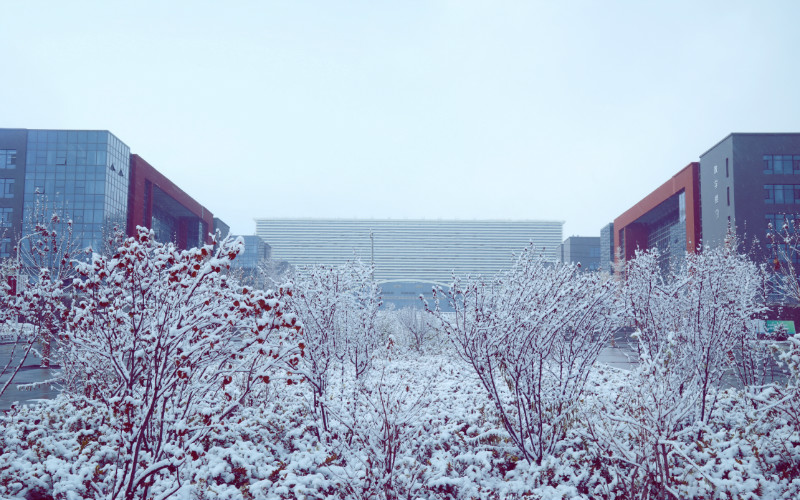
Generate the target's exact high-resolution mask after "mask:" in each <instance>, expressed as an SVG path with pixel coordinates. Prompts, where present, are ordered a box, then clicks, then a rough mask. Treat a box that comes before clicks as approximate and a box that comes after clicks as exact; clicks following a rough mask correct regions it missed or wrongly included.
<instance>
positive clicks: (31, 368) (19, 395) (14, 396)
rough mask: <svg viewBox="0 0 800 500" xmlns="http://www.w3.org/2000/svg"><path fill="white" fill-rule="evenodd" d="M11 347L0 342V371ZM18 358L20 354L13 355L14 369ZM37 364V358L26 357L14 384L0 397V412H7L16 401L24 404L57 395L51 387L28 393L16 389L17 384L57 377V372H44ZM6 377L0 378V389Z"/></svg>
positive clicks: (6, 343)
mask: <svg viewBox="0 0 800 500" xmlns="http://www.w3.org/2000/svg"><path fill="white" fill-rule="evenodd" d="M13 347H14V345H13V344H12V343H10V342H0V369H2V368H3V367H5V365H6V363H8V359H9V357H10V356H11V351H12V349H13ZM18 351H19V350H18ZM19 358H20V353H19V352H17V353H15V360H14V361H15V363H13V364H12V366H14V367H16V362H17V360H18V359H19ZM39 362H40V360H39V358H36V357H34V356H33V355H31V356H28V359H27V360H26V361H25V365H23V367H22V368H21V369H20V371H19V373H17V376H16V377H14V382H13V383H12V384H11V386H10V387H9V388H8V389H6V392H5V393H4V394H3V395H2V396H0V410H7V409H9V408H11V405H12V404H13V403H14V402H17V401H18V402H20V403H22V404H24V403H26V402H33V401H35V400H37V399H44V398H52V397H55V395H56V394H58V390H57V389H56V388H55V387H52V386H44V387H39V388H36V389H33V390H30V391H20V390H19V389H17V385H19V384H30V383H33V382H42V381H45V380H50V379H52V378H54V377H56V376H57V374H58V370H55V369H49V370H46V369H43V368H40V367H39ZM8 377H9V375H8V374H6V375H3V376H0V387H2V386H3V385H5V383H6V381H7V380H8Z"/></svg>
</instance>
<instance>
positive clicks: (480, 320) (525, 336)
mask: <svg viewBox="0 0 800 500" xmlns="http://www.w3.org/2000/svg"><path fill="white" fill-rule="evenodd" d="M442 294H445V295H446V297H447V300H448V301H449V303H450V306H451V307H452V308H453V309H454V310H455V312H454V313H444V312H442V311H441V310H440V309H439V308H438V307H437V308H436V309H435V310H434V311H433V314H434V316H435V317H436V318H437V320H438V321H439V322H440V324H441V325H442V328H443V330H444V332H446V333H447V335H448V336H449V337H450V339H451V340H452V341H453V343H454V344H455V345H456V348H457V351H458V354H459V355H460V356H461V357H462V358H463V359H464V360H465V361H466V362H467V363H469V364H470V365H471V366H472V368H473V369H474V370H475V373H476V374H477V375H478V377H479V378H480V380H481V382H482V383H483V385H484V387H485V388H486V390H487V391H488V393H489V397H490V399H491V400H492V401H493V402H494V404H495V406H496V410H497V412H498V415H499V418H500V420H501V422H502V424H503V427H504V428H505V429H506V431H507V432H508V434H509V436H510V438H511V440H512V441H513V443H514V444H515V445H516V447H517V448H518V450H519V453H520V454H521V455H522V457H523V458H525V459H526V460H528V461H530V462H535V463H536V464H541V462H542V460H543V459H544V458H545V457H546V456H549V455H552V454H553V453H555V451H556V448H557V445H558V443H559V441H560V440H561V439H562V438H563V437H564V436H565V435H566V432H567V430H568V429H569V428H570V427H571V426H572V425H574V423H575V414H576V410H577V407H578V405H579V404H580V398H581V394H582V392H583V388H584V385H585V383H586V378H587V377H588V375H589V373H590V370H591V368H592V365H593V363H594V361H595V360H596V359H597V356H598V354H599V353H600V350H601V349H602V348H603V346H604V345H605V344H606V343H607V342H608V340H609V338H610V337H611V334H612V333H613V332H614V330H615V329H616V328H617V326H618V322H617V317H618V315H617V310H616V305H615V288H614V284H613V282H611V281H609V280H605V279H604V278H603V277H602V276H601V275H599V274H598V273H585V272H581V271H580V269H579V268H578V267H577V266H572V265H567V264H562V263H549V262H546V261H545V260H544V259H543V258H542V257H541V256H538V255H536V253H535V250H534V248H532V247H529V248H527V249H526V250H525V251H523V252H522V254H521V255H520V256H519V258H518V259H517V261H516V263H515V264H514V266H513V267H512V268H511V270H510V271H508V272H506V273H503V274H501V275H499V276H498V277H496V278H494V279H491V280H481V279H480V278H478V279H469V280H467V281H462V280H460V279H458V278H456V279H455V280H454V282H453V285H452V286H451V288H450V289H449V290H448V291H447V292H443V291H442V290H439V291H437V292H435V296H436V297H437V298H438V297H439V296H440V295H442Z"/></svg>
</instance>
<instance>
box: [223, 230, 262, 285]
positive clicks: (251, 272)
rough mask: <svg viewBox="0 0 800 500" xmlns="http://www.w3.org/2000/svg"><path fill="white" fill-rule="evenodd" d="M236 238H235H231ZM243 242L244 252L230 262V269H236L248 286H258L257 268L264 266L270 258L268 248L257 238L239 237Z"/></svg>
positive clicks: (250, 236) (251, 236)
mask: <svg viewBox="0 0 800 500" xmlns="http://www.w3.org/2000/svg"><path fill="white" fill-rule="evenodd" d="M232 237H233V238H236V236H232ZM240 238H242V239H243V240H244V251H243V252H242V253H240V254H239V255H237V256H236V258H235V259H233V262H231V269H232V270H236V269H238V270H239V272H240V273H241V275H242V280H243V281H244V282H246V283H248V284H250V285H256V284H260V283H258V281H259V280H258V278H259V266H260V265H266V263H267V261H268V260H269V258H270V246H269V245H268V244H267V243H266V242H265V241H264V240H262V239H261V238H260V237H259V236H256V235H249V236H240Z"/></svg>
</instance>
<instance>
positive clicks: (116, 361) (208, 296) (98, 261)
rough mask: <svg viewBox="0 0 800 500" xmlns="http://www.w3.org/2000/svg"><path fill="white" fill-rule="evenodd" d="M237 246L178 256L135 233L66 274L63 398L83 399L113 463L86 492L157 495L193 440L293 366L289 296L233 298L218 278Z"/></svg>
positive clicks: (175, 481) (229, 243)
mask: <svg viewBox="0 0 800 500" xmlns="http://www.w3.org/2000/svg"><path fill="white" fill-rule="evenodd" d="M241 246H242V243H241V240H236V241H233V240H224V241H222V242H221V243H220V244H219V246H218V247H217V248H216V249H214V246H213V245H206V246H204V247H202V248H196V249H191V250H185V251H179V250H177V249H176V248H175V247H174V246H173V245H172V244H161V243H157V242H155V241H154V240H153V234H152V233H151V232H148V230H146V229H143V228H140V229H139V233H138V235H137V237H136V238H128V239H127V240H125V241H124V242H123V244H122V245H121V246H120V247H119V248H118V249H117V251H116V253H115V254H114V255H113V256H110V257H104V256H100V255H97V254H95V255H94V257H93V259H92V262H90V263H79V264H78V265H77V269H78V272H79V273H80V279H76V280H75V282H74V286H75V288H76V290H77V291H78V292H79V298H78V299H77V300H76V304H75V305H74V306H73V307H72V309H71V311H70V314H69V316H68V318H67V322H66V325H67V328H66V330H65V331H62V332H61V334H60V338H59V346H60V357H61V360H62V367H63V373H64V391H65V394H66V395H67V396H70V397H73V398H79V399H83V400H85V401H87V402H88V403H89V405H90V406H91V407H92V409H93V411H95V412H97V413H98V414H99V415H100V416H101V417H102V418H101V420H102V421H103V422H104V425H105V430H104V434H105V439H106V440H107V442H108V443H109V445H108V446H109V447H110V449H113V451H114V458H113V459H111V460H110V461H109V462H108V463H104V464H102V465H98V467H99V468H100V469H99V470H101V474H100V475H99V477H98V480H97V481H95V482H93V483H92V486H93V488H94V489H95V490H96V494H97V495H103V496H105V497H107V498H150V497H163V496H166V495H168V494H169V493H170V492H174V491H177V490H178V489H179V488H180V484H181V483H180V474H179V470H180V468H181V467H182V466H183V465H184V464H185V463H186V462H187V461H190V460H196V459H197V458H199V456H201V455H202V454H203V453H204V452H205V450H204V447H203V440H204V439H205V438H206V436H207V435H208V434H209V433H210V432H211V430H212V429H214V428H215V427H217V426H219V425H222V424H223V423H224V422H226V421H227V420H228V419H231V418H235V415H236V412H237V411H238V410H239V409H240V407H241V405H242V403H243V402H245V400H246V398H247V396H248V395H249V394H250V393H251V391H253V390H255V389H256V388H257V387H259V386H260V385H262V384H265V383H268V382H269V377H270V376H273V377H274V373H273V372H272V371H271V370H270V368H271V367H272V366H274V365H275V364H277V363H279V362H282V361H283V360H284V358H288V360H289V362H290V364H297V363H298V362H299V356H297V355H296V349H297V347H296V346H297V344H296V343H294V341H293V340H292V334H293V333H296V331H297V330H299V329H300V326H299V325H298V324H296V320H295V319H294V318H293V317H292V316H291V315H290V314H285V313H284V310H283V308H284V306H283V301H284V298H285V296H286V295H288V294H290V293H291V292H290V291H289V290H285V289H281V290H278V291H277V292H261V291H253V290H247V289H245V290H234V289H232V288H231V287H229V286H228V285H227V283H226V279H225V276H224V274H223V270H225V269H227V268H228V266H229V262H230V260H231V259H233V258H235V257H236V255H237V253H239V251H240V250H241Z"/></svg>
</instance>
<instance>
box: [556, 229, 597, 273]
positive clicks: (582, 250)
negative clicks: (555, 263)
mask: <svg viewBox="0 0 800 500" xmlns="http://www.w3.org/2000/svg"><path fill="white" fill-rule="evenodd" d="M561 260H562V261H563V262H566V263H570V264H580V265H581V269H583V270H585V271H597V270H599V269H600V237H599V236H570V237H569V238H567V239H566V240H564V243H562V244H561Z"/></svg>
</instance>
